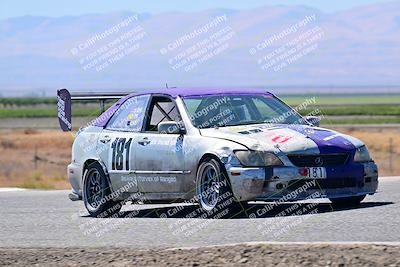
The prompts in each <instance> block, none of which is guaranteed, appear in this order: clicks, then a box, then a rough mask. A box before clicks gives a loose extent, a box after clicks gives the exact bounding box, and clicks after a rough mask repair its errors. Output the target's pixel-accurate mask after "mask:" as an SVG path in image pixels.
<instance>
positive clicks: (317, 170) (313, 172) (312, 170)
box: [306, 167, 326, 179]
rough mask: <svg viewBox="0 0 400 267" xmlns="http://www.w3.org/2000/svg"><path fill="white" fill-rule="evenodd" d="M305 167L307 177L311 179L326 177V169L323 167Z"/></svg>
mask: <svg viewBox="0 0 400 267" xmlns="http://www.w3.org/2000/svg"><path fill="white" fill-rule="evenodd" d="M306 169H307V173H308V175H307V178H311V179H325V178H326V169H325V168H324V167H308V168H306Z"/></svg>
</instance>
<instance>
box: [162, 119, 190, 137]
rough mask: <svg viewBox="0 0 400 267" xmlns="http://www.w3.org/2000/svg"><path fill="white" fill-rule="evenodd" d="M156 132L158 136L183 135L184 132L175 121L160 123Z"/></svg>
mask: <svg viewBox="0 0 400 267" xmlns="http://www.w3.org/2000/svg"><path fill="white" fill-rule="evenodd" d="M157 130H158V133H160V134H184V133H185V132H186V131H185V129H184V128H183V127H182V126H181V125H180V124H179V123H177V122H176V121H164V122H160V123H159V124H158V126H157Z"/></svg>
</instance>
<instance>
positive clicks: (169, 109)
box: [145, 97, 181, 132]
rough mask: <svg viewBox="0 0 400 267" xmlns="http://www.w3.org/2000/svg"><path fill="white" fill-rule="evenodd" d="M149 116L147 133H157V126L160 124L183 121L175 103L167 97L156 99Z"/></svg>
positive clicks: (152, 103) (153, 101)
mask: <svg viewBox="0 0 400 267" xmlns="http://www.w3.org/2000/svg"><path fill="white" fill-rule="evenodd" d="M149 115H150V117H149V118H148V119H147V124H146V127H145V131H151V132H155V131H157V126H158V124H159V123H160V122H164V121H176V122H180V121H181V117H180V115H179V112H178V109H177V107H176V105H175V103H174V102H173V101H172V100H171V99H169V98H167V97H154V98H153V100H152V102H151V105H150V109H149Z"/></svg>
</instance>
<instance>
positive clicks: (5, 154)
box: [0, 128, 400, 189]
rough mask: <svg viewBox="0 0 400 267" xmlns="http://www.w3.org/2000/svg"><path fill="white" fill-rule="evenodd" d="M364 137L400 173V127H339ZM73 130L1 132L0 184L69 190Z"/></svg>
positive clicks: (388, 171) (386, 171)
mask: <svg viewBox="0 0 400 267" xmlns="http://www.w3.org/2000/svg"><path fill="white" fill-rule="evenodd" d="M338 130H340V131H341V132H343V133H347V134H350V135H353V136H355V137H358V138H360V139H361V140H363V141H364V142H365V143H366V144H367V146H368V148H369V150H370V153H371V155H372V157H373V158H374V159H375V161H376V162H377V163H378V166H379V171H380V175H381V176H389V175H399V174H400V129H399V128H371V129H368V130H359V129H351V128H344V129H338ZM73 139H74V137H73V135H72V134H71V133H62V132H60V131H37V130H19V131H11V132H1V133H0V186H1V187H12V186H18V187H24V188H44V189H67V188H69V183H68V181H67V178H66V166H67V165H68V164H69V162H70V160H71V146H72V142H73Z"/></svg>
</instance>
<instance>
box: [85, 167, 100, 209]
mask: <svg viewBox="0 0 400 267" xmlns="http://www.w3.org/2000/svg"><path fill="white" fill-rule="evenodd" d="M85 193H86V200H87V204H88V205H89V206H90V207H91V208H92V209H97V208H98V206H99V204H100V203H101V199H102V196H103V190H102V186H101V175H100V173H99V171H98V170H91V171H90V172H89V173H88V175H87V182H86V188H85Z"/></svg>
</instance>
